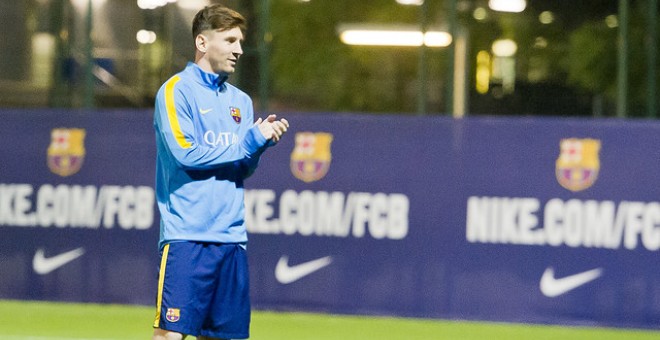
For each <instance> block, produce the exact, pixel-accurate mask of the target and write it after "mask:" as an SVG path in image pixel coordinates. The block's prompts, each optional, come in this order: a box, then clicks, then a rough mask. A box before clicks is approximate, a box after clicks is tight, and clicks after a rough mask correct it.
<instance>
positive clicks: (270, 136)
mask: <svg viewBox="0 0 660 340" xmlns="http://www.w3.org/2000/svg"><path fill="white" fill-rule="evenodd" d="M254 125H257V126H258V127H259V131H260V132H261V134H262V135H263V136H264V137H265V138H266V139H267V140H269V141H273V143H277V142H279V141H280V138H281V137H282V135H283V134H284V133H285V132H286V130H287V129H288V128H289V122H288V121H287V120H286V119H284V118H282V119H280V120H277V116H276V115H268V117H266V119H261V118H259V119H257V121H256V122H255V123H254Z"/></svg>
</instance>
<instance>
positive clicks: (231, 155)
mask: <svg viewBox="0 0 660 340" xmlns="http://www.w3.org/2000/svg"><path fill="white" fill-rule="evenodd" d="M177 82H178V77H176V76H175V77H173V78H172V79H170V80H169V81H168V82H167V83H165V86H164V87H163V89H162V90H161V92H159V94H158V96H157V98H156V115H157V116H156V128H157V131H158V133H160V135H161V137H162V138H163V140H164V141H165V144H166V146H167V148H168V149H169V151H170V152H171V153H172V155H173V156H174V159H175V160H176V161H177V163H179V164H180V165H181V167H183V168H186V169H196V170H204V169H212V168H216V167H218V166H220V165H224V164H228V163H233V162H235V161H239V160H242V159H245V158H252V157H255V156H258V155H257V153H258V152H259V149H260V148H262V147H263V146H264V145H266V143H267V142H268V139H267V138H266V137H265V136H264V134H263V133H262V131H261V128H260V126H259V125H254V126H252V127H251V128H250V129H249V130H248V132H247V134H246V135H245V137H244V138H243V139H242V140H241V141H239V143H235V144H230V145H225V146H221V145H218V146H217V147H210V146H207V145H204V144H199V143H197V142H196V141H195V138H194V125H193V119H192V110H191V109H190V106H189V105H188V102H187V100H186V98H185V95H184V93H183V91H182V90H181V89H180V88H179V87H177V86H176V84H177Z"/></svg>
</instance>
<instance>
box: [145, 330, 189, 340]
mask: <svg viewBox="0 0 660 340" xmlns="http://www.w3.org/2000/svg"><path fill="white" fill-rule="evenodd" d="M185 338H186V336H185V335H183V334H181V333H177V332H172V331H167V330H164V329H160V328H154V336H153V338H151V339H152V340H183V339H185Z"/></svg>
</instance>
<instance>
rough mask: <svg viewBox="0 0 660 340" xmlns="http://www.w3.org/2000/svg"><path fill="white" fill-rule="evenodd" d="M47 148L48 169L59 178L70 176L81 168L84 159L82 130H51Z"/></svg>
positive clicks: (83, 131)
mask: <svg viewBox="0 0 660 340" xmlns="http://www.w3.org/2000/svg"><path fill="white" fill-rule="evenodd" d="M50 137H51V139H50V145H49V146H48V168H49V169H50V171H51V172H53V173H55V174H58V175H60V176H63V177H65V176H70V175H73V174H75V173H77V172H78V171H79V170H80V168H81V167H82V164H83V160H84V158H85V145H84V142H85V130H84V129H53V130H52V131H51V133H50Z"/></svg>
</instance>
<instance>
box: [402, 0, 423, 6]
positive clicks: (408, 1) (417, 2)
mask: <svg viewBox="0 0 660 340" xmlns="http://www.w3.org/2000/svg"><path fill="white" fill-rule="evenodd" d="M396 2H397V3H398V4H400V5H411V6H421V5H422V4H423V3H424V0H396Z"/></svg>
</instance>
